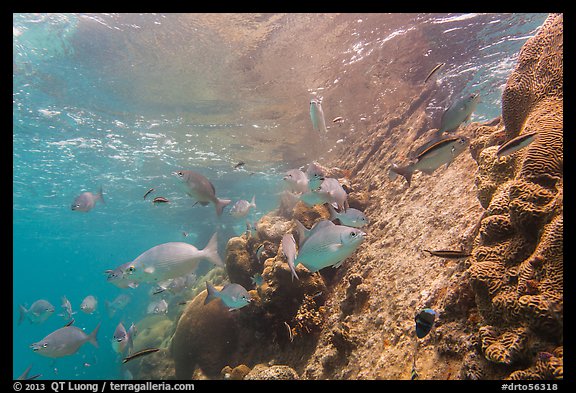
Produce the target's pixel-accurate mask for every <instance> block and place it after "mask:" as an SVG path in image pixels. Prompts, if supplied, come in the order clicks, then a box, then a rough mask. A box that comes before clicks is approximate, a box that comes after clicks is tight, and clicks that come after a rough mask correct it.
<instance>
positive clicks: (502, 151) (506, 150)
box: [496, 132, 537, 158]
mask: <svg viewBox="0 0 576 393" xmlns="http://www.w3.org/2000/svg"><path fill="white" fill-rule="evenodd" d="M536 134H537V133H536V132H530V133H527V134H522V135H519V136H517V137H516V138H514V139H511V140H509V141H508V142H506V143H505V144H503V145H502V146H500V147H499V148H498V151H497V152H496V156H498V158H500V157H504V156H507V155H510V154H512V153H516V152H517V151H518V150H520V149H523V148H525V147H526V146H528V145H529V144H531V143H532V142H534V140H535V139H536Z"/></svg>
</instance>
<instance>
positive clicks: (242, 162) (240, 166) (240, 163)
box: [234, 161, 246, 169]
mask: <svg viewBox="0 0 576 393" xmlns="http://www.w3.org/2000/svg"><path fill="white" fill-rule="evenodd" d="M244 165H246V163H245V162H244V161H240V162H239V163H238V164H236V165H234V169H238V168H242V167H243V166H244Z"/></svg>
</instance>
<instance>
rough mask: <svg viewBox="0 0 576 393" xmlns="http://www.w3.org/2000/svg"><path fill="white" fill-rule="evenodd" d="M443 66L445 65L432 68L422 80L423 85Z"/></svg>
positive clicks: (441, 64) (440, 64)
mask: <svg viewBox="0 0 576 393" xmlns="http://www.w3.org/2000/svg"><path fill="white" fill-rule="evenodd" d="M445 65H446V63H439V64H437V65H436V66H435V67H434V68H432V70H431V71H430V72H429V73H428V76H427V77H426V79H425V80H424V83H426V82H428V80H429V79H430V78H431V77H432V75H434V74H436V73H437V72H438V71H440V70H441V69H442V68H443V67H444V66H445Z"/></svg>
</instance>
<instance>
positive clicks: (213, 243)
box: [200, 232, 224, 267]
mask: <svg viewBox="0 0 576 393" xmlns="http://www.w3.org/2000/svg"><path fill="white" fill-rule="evenodd" d="M200 252H201V253H202V257H203V258H205V259H207V260H208V261H210V262H212V263H213V264H214V265H216V266H220V267H224V262H222V259H220V255H218V232H214V234H213V235H212V237H211V238H210V240H209V241H208V244H206V247H204V248H203V249H202V250H200Z"/></svg>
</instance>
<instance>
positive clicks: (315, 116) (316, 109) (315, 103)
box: [310, 99, 328, 137]
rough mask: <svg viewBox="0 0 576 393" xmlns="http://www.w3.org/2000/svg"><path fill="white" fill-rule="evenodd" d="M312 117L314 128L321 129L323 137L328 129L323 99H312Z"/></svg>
mask: <svg viewBox="0 0 576 393" xmlns="http://www.w3.org/2000/svg"><path fill="white" fill-rule="evenodd" d="M310 119H311V120H312V127H313V128H314V130H315V131H319V132H320V136H321V137H323V136H324V134H326V133H327V132H328V130H327V129H326V120H325V119H324V111H323V110H322V101H321V100H316V99H312V100H310Z"/></svg>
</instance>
